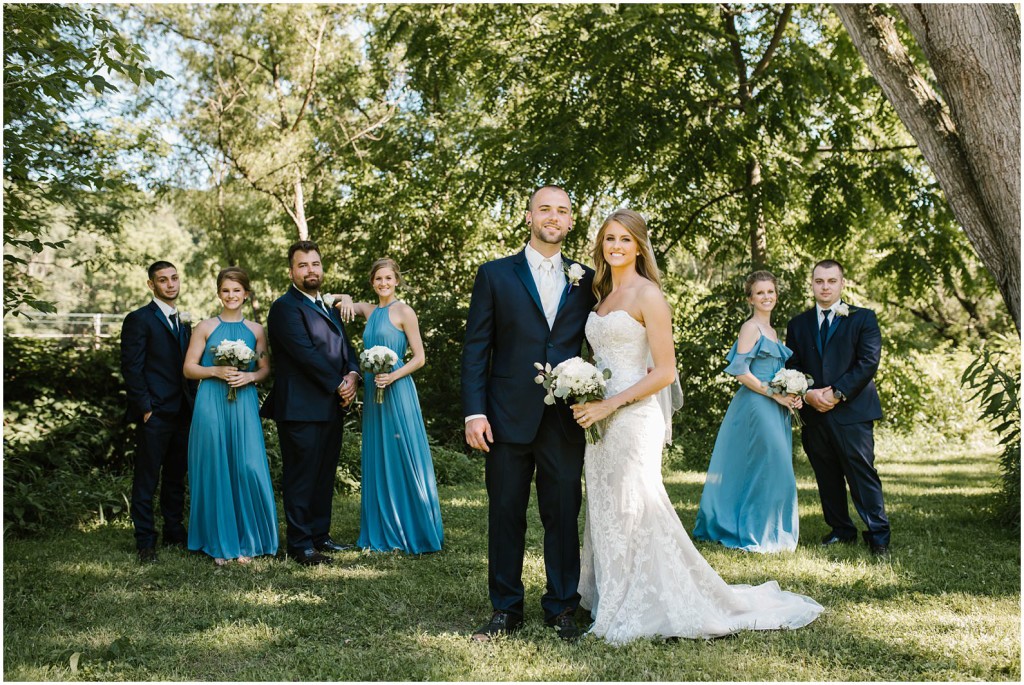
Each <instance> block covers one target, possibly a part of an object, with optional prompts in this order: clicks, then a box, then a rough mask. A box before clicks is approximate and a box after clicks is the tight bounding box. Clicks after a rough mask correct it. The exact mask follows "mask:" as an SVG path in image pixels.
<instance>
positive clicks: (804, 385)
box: [765, 369, 814, 426]
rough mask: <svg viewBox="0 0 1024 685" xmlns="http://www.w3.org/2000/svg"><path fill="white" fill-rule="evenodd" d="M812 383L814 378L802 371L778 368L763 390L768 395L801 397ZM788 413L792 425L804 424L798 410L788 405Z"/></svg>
mask: <svg viewBox="0 0 1024 685" xmlns="http://www.w3.org/2000/svg"><path fill="white" fill-rule="evenodd" d="M813 384H814V378H812V377H811V376H809V375H807V374H806V373H804V372H803V371H797V370H796V369H779V371H778V373H776V374H775V376H774V377H773V378H772V379H771V380H770V381H768V387H767V388H765V392H766V393H767V394H768V396H769V397H770V396H771V395H778V394H780V393H781V394H785V395H800V397H803V396H804V395H806V394H807V389H808V388H810V387H811V386H812V385H813ZM789 413H790V414H792V416H793V425H795V426H802V425H804V422H803V420H801V418H800V412H798V411H796V410H795V409H793V408H792V407H790V409H789Z"/></svg>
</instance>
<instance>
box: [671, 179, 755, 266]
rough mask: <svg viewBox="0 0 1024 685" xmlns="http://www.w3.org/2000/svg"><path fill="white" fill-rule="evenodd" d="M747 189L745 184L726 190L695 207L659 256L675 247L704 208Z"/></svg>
mask: <svg viewBox="0 0 1024 685" xmlns="http://www.w3.org/2000/svg"><path fill="white" fill-rule="evenodd" d="M746 189H747V188H746V187H745V186H744V187H743V188H733V189H732V190H727V191H726V192H724V193H722V194H721V195H718V196H717V197H713V198H711V199H710V200H708V201H707V202H705V203H704V204H702V205H701V206H700V207H698V208H697V209H695V210H694V211H693V212H691V213H690V216H689V217H687V219H686V223H685V224H683V227H682V228H681V229H679V231H677V232H676V235H675V237H674V238H672V240H671V241H670V242H669V243H668V245H666V246H665V247H663V248H662V249H661V250H660V255H659V256H661V257H664V256H665V255H666V254H668V251H669V250H671V249H672V248H673V247H675V246H676V244H677V243H678V242H679V240H680V239H681V238H682V237H683V234H684V233H686V232H687V230H689V228H690V226H692V225H693V222H695V221H696V220H697V217H699V216H700V215H701V214H703V213H704V210H706V209H707V208H708V207H710V206H712V205H714V204H718V203H719V202H721V201H722V200H725V199H726V198H729V197H732V196H733V195H739V194H740V193H742V192H743V191H745V190H746Z"/></svg>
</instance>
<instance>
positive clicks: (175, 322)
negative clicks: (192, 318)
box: [171, 312, 181, 338]
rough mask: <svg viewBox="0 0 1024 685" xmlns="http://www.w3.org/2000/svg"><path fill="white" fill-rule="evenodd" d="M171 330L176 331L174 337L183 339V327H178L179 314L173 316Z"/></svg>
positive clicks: (175, 313)
mask: <svg viewBox="0 0 1024 685" xmlns="http://www.w3.org/2000/svg"><path fill="white" fill-rule="evenodd" d="M171 330H172V331H174V335H175V336H177V337H179V338H180V337H181V327H180V326H179V325H178V312H174V313H173V314H171Z"/></svg>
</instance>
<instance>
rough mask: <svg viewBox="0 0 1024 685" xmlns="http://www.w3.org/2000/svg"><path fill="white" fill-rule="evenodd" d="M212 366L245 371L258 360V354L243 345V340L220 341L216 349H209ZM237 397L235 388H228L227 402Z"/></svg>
mask: <svg viewBox="0 0 1024 685" xmlns="http://www.w3.org/2000/svg"><path fill="white" fill-rule="evenodd" d="M210 351H211V352H213V365H214V366H233V367H235V368H236V369H238V370H239V371H245V369H246V367H248V366H249V364H250V363H251V362H253V361H255V360H257V359H259V358H260V355H259V353H257V352H256V350H254V349H252V348H251V347H249V346H248V345H246V344H245V341H244V340H221V341H220V343H219V344H218V345H217V346H216V347H211V348H210ZM237 396H238V393H237V392H236V388H230V387H229V388H228V400H229V401H232V402H233V401H234V400H235V398H236V397H237Z"/></svg>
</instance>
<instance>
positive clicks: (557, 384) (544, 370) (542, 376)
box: [533, 357, 612, 445]
mask: <svg viewBox="0 0 1024 685" xmlns="http://www.w3.org/2000/svg"><path fill="white" fill-rule="evenodd" d="M533 366H534V368H536V369H537V371H539V372H540V373H538V374H537V377H536V378H534V381H535V382H536V383H537V384H538V385H543V386H544V389H545V390H547V394H546V395H545V396H544V404H554V403H555V400H556V399H560V400H563V401H565V402H566V404H582V403H584V402H593V401H594V400H603V399H604V392H605V385H606V384H607V381H608V379H609V378H611V377H612V371H611V369H605V370H604V371H603V372H602V371H600V370H598V368H597V367H596V366H594V365H593V364H591V363H590V362H586V361H583V360H582V359H580V358H579V357H570V358H569V359H566V360H565V361H564V362H562V363H561V364H559V365H558V366H556V367H555V368H554V369H552V368H551V364H540V363H539V362H537V363H534V365H533ZM586 437H587V442H588V443H590V444H591V445H593V444H595V443H596V442H597V441H598V440H600V439H601V436H600V434H599V433H598V432H597V427H596V426H590V427H589V428H587V429H586Z"/></svg>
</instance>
